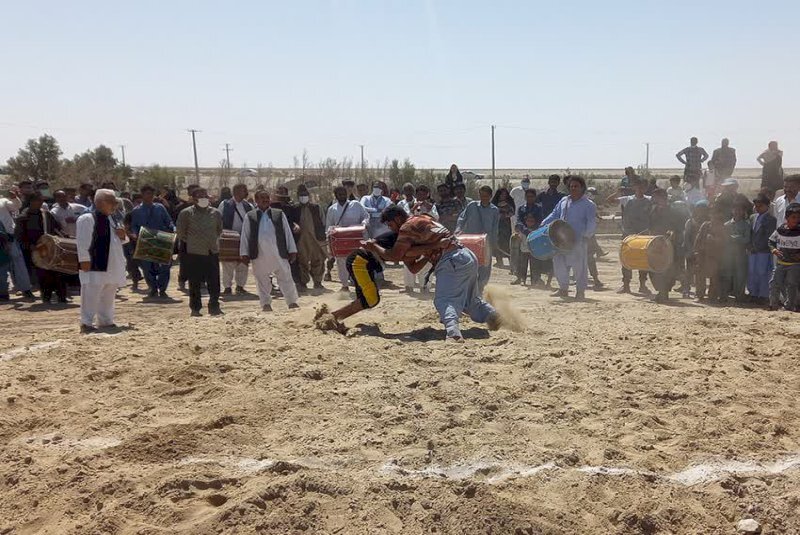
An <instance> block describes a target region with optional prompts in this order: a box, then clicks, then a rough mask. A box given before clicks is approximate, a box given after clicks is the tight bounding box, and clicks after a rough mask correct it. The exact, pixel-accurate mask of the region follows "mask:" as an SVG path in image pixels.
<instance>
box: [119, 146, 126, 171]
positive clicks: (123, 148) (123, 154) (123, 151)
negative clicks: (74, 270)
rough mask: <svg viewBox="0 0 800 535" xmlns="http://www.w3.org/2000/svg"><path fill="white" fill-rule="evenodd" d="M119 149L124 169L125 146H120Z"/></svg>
mask: <svg viewBox="0 0 800 535" xmlns="http://www.w3.org/2000/svg"><path fill="white" fill-rule="evenodd" d="M119 148H120V149H122V167H125V145H120V146H119Z"/></svg>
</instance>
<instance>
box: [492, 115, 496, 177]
mask: <svg viewBox="0 0 800 535" xmlns="http://www.w3.org/2000/svg"><path fill="white" fill-rule="evenodd" d="M495 128H497V127H496V126H495V125H492V189H495V186H494V183H495V169H494V129H495Z"/></svg>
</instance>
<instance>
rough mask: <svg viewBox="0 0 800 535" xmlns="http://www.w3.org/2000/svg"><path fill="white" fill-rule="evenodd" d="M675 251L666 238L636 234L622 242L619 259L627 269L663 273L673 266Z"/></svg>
mask: <svg viewBox="0 0 800 535" xmlns="http://www.w3.org/2000/svg"><path fill="white" fill-rule="evenodd" d="M673 258H674V250H673V248H672V243H671V242H670V241H669V238H667V237H666V236H643V235H639V234H634V235H633V236H628V237H627V238H625V239H624V240H622V245H620V248H619V259H620V261H621V262H622V265H623V266H625V268H627V269H631V270H634V269H635V270H637V271H653V272H655V273H663V272H664V271H666V270H667V269H669V267H670V266H671V265H672V261H673Z"/></svg>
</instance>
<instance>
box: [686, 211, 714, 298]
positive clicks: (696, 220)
mask: <svg viewBox="0 0 800 535" xmlns="http://www.w3.org/2000/svg"><path fill="white" fill-rule="evenodd" d="M706 221H708V201H706V200H702V201H699V202H698V203H697V204H696V205H695V207H694V210H693V211H692V217H691V218H689V219H688V220H687V221H686V225H685V226H684V229H683V250H684V252H685V255H686V269H685V270H684V272H683V275H684V278H683V289H682V290H683V291H682V294H683V298H684V299H688V298H689V297H690V296H691V289H692V286H695V287H697V286H696V285H695V273H696V271H697V269H696V265H695V264H696V262H695V255H694V254H693V251H694V242H695V240H696V239H697V233H698V231H699V230H700V227H701V226H702V225H703V223H705V222H706Z"/></svg>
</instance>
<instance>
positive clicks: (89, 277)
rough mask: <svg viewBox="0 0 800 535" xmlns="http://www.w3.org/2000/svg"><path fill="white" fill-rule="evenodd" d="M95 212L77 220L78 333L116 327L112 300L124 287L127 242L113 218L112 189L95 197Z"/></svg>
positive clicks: (113, 199) (123, 232)
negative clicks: (79, 292) (79, 291)
mask: <svg viewBox="0 0 800 535" xmlns="http://www.w3.org/2000/svg"><path fill="white" fill-rule="evenodd" d="M94 206H95V211H94V212H89V213H85V214H83V215H82V216H80V217H79V218H78V223H77V246H78V262H79V265H80V273H79V278H80V281H81V332H82V333H84V334H86V333H89V332H92V331H94V330H95V326H94V320H95V318H97V326H98V327H101V328H103V327H112V328H113V327H115V325H114V298H115V297H116V295H117V289H118V288H120V287H122V286H124V285H125V253H124V252H123V250H122V243H123V240H124V241H127V236H126V234H125V229H124V228H123V226H122V223H120V222H118V221H117V220H115V219H114V218H113V217H112V214H113V213H114V211H115V210H116V209H117V197H116V195H115V194H114V191H113V190H109V189H99V190H97V193H95V195H94Z"/></svg>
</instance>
